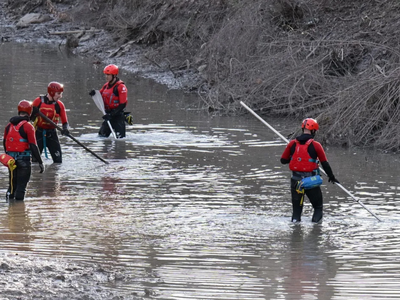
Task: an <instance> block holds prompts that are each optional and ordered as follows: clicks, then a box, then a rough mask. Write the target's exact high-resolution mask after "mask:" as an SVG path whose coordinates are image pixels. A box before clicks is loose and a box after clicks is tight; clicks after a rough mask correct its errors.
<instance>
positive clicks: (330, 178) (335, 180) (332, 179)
mask: <svg viewBox="0 0 400 300" xmlns="http://www.w3.org/2000/svg"><path fill="white" fill-rule="evenodd" d="M328 182H332V184H335V182H336V183H340V182H339V181H338V180H337V179H336V178H335V176H332V177H329V180H328Z"/></svg>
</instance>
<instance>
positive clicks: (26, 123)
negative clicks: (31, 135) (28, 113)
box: [21, 120, 35, 130]
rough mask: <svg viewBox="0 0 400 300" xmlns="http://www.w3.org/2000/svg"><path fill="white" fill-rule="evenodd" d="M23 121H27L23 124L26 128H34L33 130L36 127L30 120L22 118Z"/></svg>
mask: <svg viewBox="0 0 400 300" xmlns="http://www.w3.org/2000/svg"><path fill="white" fill-rule="evenodd" d="M23 121H25V123H24V124H23V125H22V126H23V127H24V129H33V130H35V127H33V125H32V124H31V123H30V122H29V121H26V120H22V121H21V122H23Z"/></svg>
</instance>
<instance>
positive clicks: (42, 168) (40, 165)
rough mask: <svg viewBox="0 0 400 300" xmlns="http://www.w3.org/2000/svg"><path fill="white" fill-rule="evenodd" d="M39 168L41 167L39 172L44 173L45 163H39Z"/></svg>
mask: <svg viewBox="0 0 400 300" xmlns="http://www.w3.org/2000/svg"><path fill="white" fill-rule="evenodd" d="M39 168H40V171H39V173H43V172H44V164H39Z"/></svg>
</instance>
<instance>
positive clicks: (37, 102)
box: [32, 96, 42, 106]
mask: <svg viewBox="0 0 400 300" xmlns="http://www.w3.org/2000/svg"><path fill="white" fill-rule="evenodd" d="M41 101H42V99H41V96H39V97H37V98H35V100H33V102H32V105H33V106H36V104H39V103H40V102H41Z"/></svg>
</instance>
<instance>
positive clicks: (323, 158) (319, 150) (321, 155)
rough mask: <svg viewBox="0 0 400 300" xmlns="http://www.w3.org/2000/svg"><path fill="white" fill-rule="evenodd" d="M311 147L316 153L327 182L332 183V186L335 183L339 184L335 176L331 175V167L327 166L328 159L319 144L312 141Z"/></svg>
mask: <svg viewBox="0 0 400 300" xmlns="http://www.w3.org/2000/svg"><path fill="white" fill-rule="evenodd" d="M313 145H314V148H315V151H316V152H317V156H318V159H319V161H320V162H321V165H322V168H323V169H324V171H325V173H326V175H327V176H328V178H329V182H332V183H333V184H335V182H337V183H339V181H338V180H337V179H336V178H335V175H333V171H332V168H331V165H330V164H329V162H328V159H327V158H326V154H325V151H324V149H323V148H322V146H321V144H320V143H318V142H315V141H314V142H313Z"/></svg>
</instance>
